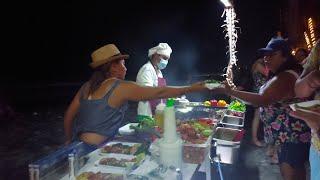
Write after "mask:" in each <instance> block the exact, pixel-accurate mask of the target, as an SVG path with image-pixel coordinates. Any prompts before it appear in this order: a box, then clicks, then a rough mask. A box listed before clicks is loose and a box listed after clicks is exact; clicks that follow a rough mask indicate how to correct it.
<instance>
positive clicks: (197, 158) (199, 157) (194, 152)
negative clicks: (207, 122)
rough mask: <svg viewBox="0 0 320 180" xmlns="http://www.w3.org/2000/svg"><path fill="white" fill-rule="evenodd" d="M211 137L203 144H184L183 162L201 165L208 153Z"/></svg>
mask: <svg viewBox="0 0 320 180" xmlns="http://www.w3.org/2000/svg"><path fill="white" fill-rule="evenodd" d="M211 139H212V136H209V137H208V139H207V141H206V142H205V143H203V144H191V143H184V144H183V148H182V152H183V153H182V154H183V162H185V163H191V164H201V163H202V162H203V161H204V159H205V157H206V156H207V155H208V153H209V152H210V148H211Z"/></svg>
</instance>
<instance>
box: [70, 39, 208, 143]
mask: <svg viewBox="0 0 320 180" xmlns="http://www.w3.org/2000/svg"><path fill="white" fill-rule="evenodd" d="M91 57H92V63H91V64H90V66H91V67H92V68H93V70H94V72H93V74H92V76H91V78H90V79H89V81H87V82H86V83H85V84H83V85H82V87H81V88H80V90H79V91H78V92H77V94H76V95H75V97H74V99H73V100H72V102H71V104H70V105H69V107H68V109H67V111H66V113H65V117H64V128H65V133H66V138H67V142H66V144H68V143H70V142H71V141H72V140H81V141H83V142H85V143H87V144H91V145H99V144H101V143H103V142H104V141H106V140H107V139H108V138H109V137H112V136H113V135H114V134H115V133H116V132H117V130H118V128H119V127H120V126H121V124H122V122H123V119H124V113H125V111H126V109H127V101H145V100H150V99H159V98H168V97H175V96H181V95H183V94H186V93H191V92H198V91H203V90H206V87H205V86H204V83H196V84H193V85H191V86H184V87H145V86H139V85H138V84H136V83H134V82H130V81H124V78H125V75H126V71H127V68H126V66H125V59H128V57H129V56H128V55H123V54H121V53H120V51H119V50H118V48H117V47H116V46H115V45H114V44H108V45H105V46H103V47H101V48H99V49H97V50H96V51H94V52H93V53H92V54H91Z"/></svg>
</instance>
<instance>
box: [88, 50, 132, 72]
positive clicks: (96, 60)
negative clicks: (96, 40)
mask: <svg viewBox="0 0 320 180" xmlns="http://www.w3.org/2000/svg"><path fill="white" fill-rule="evenodd" d="M128 58H129V55H126V54H121V53H120V51H119V49H118V48H117V46H115V45H114V44H107V45H105V46H102V47H101V48H99V49H97V50H95V51H94V52H93V53H92V54H91V59H92V62H91V63H90V66H91V67H92V68H96V67H98V66H100V65H103V64H105V63H107V62H111V61H114V60H118V59H128Z"/></svg>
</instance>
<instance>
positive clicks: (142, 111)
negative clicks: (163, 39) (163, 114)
mask: <svg viewBox="0 0 320 180" xmlns="http://www.w3.org/2000/svg"><path fill="white" fill-rule="evenodd" d="M171 53H172V49H171V48H170V46H169V45H168V44H167V43H159V44H158V46H155V47H153V48H151V49H149V53H148V58H149V59H150V60H149V61H148V62H147V63H146V64H144V65H143V66H142V67H141V68H140V70H139V72H138V75H137V83H138V84H139V85H142V86H151V87H162V86H166V80H165V79H164V78H163V75H162V72H161V70H163V69H164V68H166V66H167V64H168V62H169V59H170V55H171ZM159 103H160V100H151V101H140V102H139V104H138V115H145V116H150V117H152V113H153V112H154V110H155V108H156V106H157V105H158V104H159Z"/></svg>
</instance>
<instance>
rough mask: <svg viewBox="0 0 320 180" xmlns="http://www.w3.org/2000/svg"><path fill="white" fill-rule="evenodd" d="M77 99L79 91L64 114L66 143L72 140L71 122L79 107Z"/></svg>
mask: <svg viewBox="0 0 320 180" xmlns="http://www.w3.org/2000/svg"><path fill="white" fill-rule="evenodd" d="M79 99H80V91H78V92H77V94H76V95H75V97H74V98H73V100H72V101H71V104H70V105H69V107H68V109H67V111H66V112H65V115H64V132H65V136H66V144H69V143H70V142H71V140H72V124H73V120H74V118H75V116H76V114H77V112H78V110H79V107H80V101H79Z"/></svg>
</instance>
